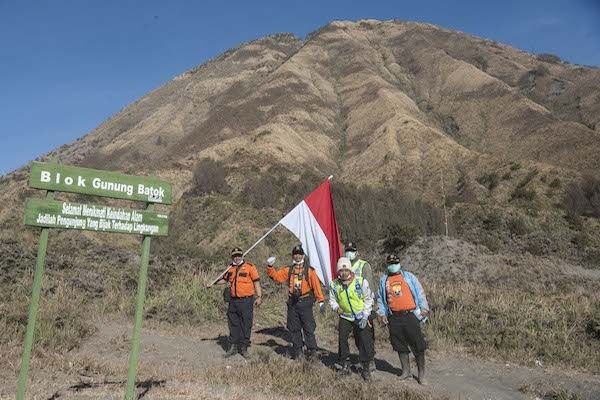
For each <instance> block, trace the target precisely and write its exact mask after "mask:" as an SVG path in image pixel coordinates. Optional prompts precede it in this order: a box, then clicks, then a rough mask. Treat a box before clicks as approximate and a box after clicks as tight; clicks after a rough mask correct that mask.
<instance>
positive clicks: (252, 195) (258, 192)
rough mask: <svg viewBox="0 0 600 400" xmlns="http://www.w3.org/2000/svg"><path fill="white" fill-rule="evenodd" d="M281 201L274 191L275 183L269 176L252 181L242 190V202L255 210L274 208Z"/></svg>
mask: <svg viewBox="0 0 600 400" xmlns="http://www.w3.org/2000/svg"><path fill="white" fill-rule="evenodd" d="M278 200H279V198H278V196H277V193H275V192H274V190H273V182H272V181H271V179H270V177H268V176H261V177H260V178H255V179H250V180H249V181H248V182H246V185H245V186H244V189H243V190H242V201H243V202H245V203H248V204H250V205H251V206H252V207H254V208H259V209H260V208H267V207H273V206H274V205H275V204H276V203H277V201H278Z"/></svg>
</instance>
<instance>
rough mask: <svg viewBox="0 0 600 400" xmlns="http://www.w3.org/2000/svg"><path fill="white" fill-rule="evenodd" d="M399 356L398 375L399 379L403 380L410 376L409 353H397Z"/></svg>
mask: <svg viewBox="0 0 600 400" xmlns="http://www.w3.org/2000/svg"><path fill="white" fill-rule="evenodd" d="M398 355H399V356H400V364H402V375H400V380H401V381H403V380H405V379H408V378H410V377H411V376H410V359H409V355H410V353H398Z"/></svg>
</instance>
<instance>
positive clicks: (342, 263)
mask: <svg viewBox="0 0 600 400" xmlns="http://www.w3.org/2000/svg"><path fill="white" fill-rule="evenodd" d="M351 267H352V263H351V262H350V259H349V258H348V257H340V259H339V260H338V263H337V272H338V273H339V272H340V271H341V270H343V269H351Z"/></svg>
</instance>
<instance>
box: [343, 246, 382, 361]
mask: <svg viewBox="0 0 600 400" xmlns="http://www.w3.org/2000/svg"><path fill="white" fill-rule="evenodd" d="M344 252H345V254H344V255H345V256H346V257H348V259H349V260H350V261H351V262H352V272H353V273H354V276H362V277H363V278H365V279H366V280H367V282H369V284H370V285H371V290H375V288H374V286H373V284H374V283H375V281H373V269H371V265H370V264H369V263H368V262H366V261H365V260H363V259H362V258H361V257H360V256H361V254H360V252H359V251H358V249H357V247H356V243H355V242H348V243H346V246H344ZM374 319H375V313H374V312H373V313H371V315H370V316H369V322H370V323H371V327H372V328H371V335H372V340H373V347H372V351H373V354H371V362H370V363H369V370H370V371H371V372H373V371H375V369H376V368H375V361H373V360H374V359H375V353H376V351H375V324H374ZM354 343H355V344H356V348H358V338H357V337H354Z"/></svg>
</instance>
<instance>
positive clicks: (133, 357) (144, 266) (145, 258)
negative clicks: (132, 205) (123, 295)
mask: <svg viewBox="0 0 600 400" xmlns="http://www.w3.org/2000/svg"><path fill="white" fill-rule="evenodd" d="M146 210H148V211H154V204H148V206H147V207H146ZM151 239H152V237H151V236H144V242H143V244H142V260H141V262H140V276H139V278H138V287H137V295H136V304H135V323H134V326H133V337H132V339H131V354H130V356H129V372H128V374H127V389H126V392H125V399H126V400H133V399H134V392H135V378H136V372H137V363H138V355H139V349H140V333H141V330H142V318H143V316H144V300H145V297H146V282H147V280H148V262H149V259H150V240H151Z"/></svg>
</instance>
